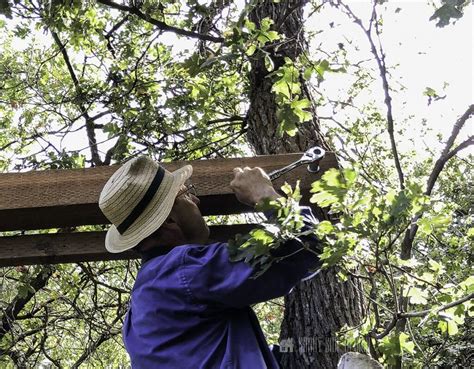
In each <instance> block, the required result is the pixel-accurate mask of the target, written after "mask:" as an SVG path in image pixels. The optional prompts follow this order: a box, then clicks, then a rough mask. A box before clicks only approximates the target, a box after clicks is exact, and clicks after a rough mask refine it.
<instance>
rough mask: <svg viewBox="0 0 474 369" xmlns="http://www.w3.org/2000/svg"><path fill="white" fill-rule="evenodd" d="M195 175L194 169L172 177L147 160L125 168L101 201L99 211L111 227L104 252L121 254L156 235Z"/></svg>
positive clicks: (106, 188)
mask: <svg viewBox="0 0 474 369" xmlns="http://www.w3.org/2000/svg"><path fill="white" fill-rule="evenodd" d="M192 173H193V167H192V166H191V165H185V166H184V167H182V168H180V169H178V170H176V171H174V172H172V173H171V172H169V171H167V170H166V169H164V168H163V167H162V166H161V165H160V164H158V163H157V162H155V161H153V160H152V159H150V158H148V157H146V156H140V157H137V158H134V159H132V160H130V161H128V162H126V163H125V164H124V165H122V166H121V167H120V168H119V169H118V170H117V171H116V172H115V173H114V174H113V175H112V177H110V179H109V180H108V181H107V183H106V184H105V186H104V188H103V189H102V192H101V194H100V198H99V207H100V209H101V210H102V212H103V213H104V215H105V216H106V217H107V219H108V220H110V222H111V223H112V226H111V227H110V229H109V231H108V232H107V236H106V237H105V248H106V249H107V250H108V251H109V252H113V253H117V252H122V251H125V250H128V249H131V248H133V247H135V246H136V245H138V243H139V242H140V241H141V240H143V239H145V238H146V237H148V236H149V235H151V234H152V233H153V232H155V231H156V230H157V229H158V228H159V227H160V226H161V225H162V224H163V222H164V221H165V220H166V218H167V217H168V215H169V213H170V211H171V208H172V207H173V203H174V200H175V198H176V195H177V194H178V191H179V189H180V187H181V186H182V185H183V184H184V183H185V181H186V180H187V179H188V178H189V177H190V176H191V174H192Z"/></svg>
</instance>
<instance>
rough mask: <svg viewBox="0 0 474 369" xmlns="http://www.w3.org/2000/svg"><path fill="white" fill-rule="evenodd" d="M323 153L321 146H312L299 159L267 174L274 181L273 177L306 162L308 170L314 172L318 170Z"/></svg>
mask: <svg viewBox="0 0 474 369" xmlns="http://www.w3.org/2000/svg"><path fill="white" fill-rule="evenodd" d="M325 153H326V151H324V149H322V148H321V147H319V146H314V147H312V148H310V149H308V150H306V152H305V153H304V154H303V156H302V157H301V158H300V159H299V160H297V161H295V162H293V163H291V164H289V165H287V166H286V167H283V168H280V169H277V170H274V171H273V172H270V173H269V174H268V176H269V177H270V180H271V181H274V180H275V179H277V178H279V177H281V176H282V175H283V174H285V173H287V172H289V171H290V170H293V169H295V168H296V167H299V166H300V165H303V164H308V172H310V173H316V172H317V171H319V161H320V160H321V159H322V158H323V157H324V154H325Z"/></svg>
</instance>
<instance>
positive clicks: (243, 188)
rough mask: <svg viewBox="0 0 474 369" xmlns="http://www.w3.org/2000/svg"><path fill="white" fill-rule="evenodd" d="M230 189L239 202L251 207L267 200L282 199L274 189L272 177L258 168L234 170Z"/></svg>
mask: <svg viewBox="0 0 474 369" xmlns="http://www.w3.org/2000/svg"><path fill="white" fill-rule="evenodd" d="M230 188H232V190H233V191H234V193H235V196H236V197H237V200H239V201H240V202H241V203H243V204H246V205H250V206H255V205H256V204H258V203H259V202H260V201H262V200H263V199H265V198H270V199H277V198H279V197H281V196H280V195H278V193H277V192H276V191H275V189H274V188H273V184H272V182H271V181H270V177H268V175H267V174H266V173H265V172H264V171H263V169H262V168H258V167H256V168H252V169H250V168H249V167H245V168H244V169H242V168H234V179H233V180H232V182H230Z"/></svg>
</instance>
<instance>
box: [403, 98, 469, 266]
mask: <svg viewBox="0 0 474 369" xmlns="http://www.w3.org/2000/svg"><path fill="white" fill-rule="evenodd" d="M473 114H474V105H471V106H469V108H468V109H467V110H466V111H465V112H464V114H463V115H462V116H461V117H460V118H459V119H458V120H457V121H456V123H455V124H454V127H453V130H452V132H451V135H450V137H449V139H448V141H447V142H446V146H445V147H444V149H443V152H442V153H441V155H440V157H439V158H438V160H436V163H435V165H434V167H433V170H432V172H431V174H430V177H429V178H428V182H427V185H426V191H425V195H427V196H430V195H431V192H432V191H433V188H434V185H435V183H436V181H437V179H438V177H439V175H440V173H441V171H442V170H443V169H444V166H445V165H446V163H447V162H448V160H449V159H451V158H452V157H453V156H454V155H456V154H457V153H458V152H459V151H461V150H462V149H464V148H466V147H468V146H470V145H472V144H474V137H473V136H470V137H469V138H468V139H467V140H465V141H464V142H462V143H461V144H459V145H458V146H457V147H456V148H454V149H453V150H451V148H452V146H453V144H454V141H455V140H456V138H457V136H458V135H459V132H460V131H461V129H462V127H463V126H464V124H465V123H466V121H467V120H468V119H469V118H470V117H471V115H473ZM450 150H451V151H450ZM422 216H423V213H419V214H417V215H416V216H414V217H413V218H412V220H411V227H410V228H409V229H408V230H407V231H406V232H405V237H404V238H403V243H402V250H401V254H400V257H401V258H402V259H405V260H406V259H409V258H410V256H411V249H412V244H413V240H414V239H415V236H416V232H417V231H418V224H417V221H418V220H419V219H420V218H421V217H422Z"/></svg>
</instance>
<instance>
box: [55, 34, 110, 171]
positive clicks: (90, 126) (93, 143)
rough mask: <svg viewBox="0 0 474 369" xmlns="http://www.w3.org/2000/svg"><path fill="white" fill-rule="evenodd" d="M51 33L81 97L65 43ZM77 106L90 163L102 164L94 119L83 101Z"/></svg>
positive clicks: (81, 93) (80, 90) (79, 87)
mask: <svg viewBox="0 0 474 369" xmlns="http://www.w3.org/2000/svg"><path fill="white" fill-rule="evenodd" d="M51 34H52V36H53V39H54V42H55V43H56V45H57V46H58V47H59V49H60V50H61V54H62V56H63V59H64V62H65V63H66V66H67V69H68V71H69V75H70V76H71V79H72V82H73V84H74V87H75V88H76V92H77V94H78V98H79V99H80V98H82V96H83V91H82V89H81V86H80V84H79V80H78V79H77V77H76V73H75V72H74V68H73V67H72V64H71V61H70V59H69V56H68V54H67V51H66V47H65V45H64V44H63V43H62V42H61V40H60V39H59V36H58V34H57V33H56V32H54V31H51ZM77 105H78V106H79V110H80V111H81V115H82V116H83V117H84V119H85V121H86V131H87V138H88V140H89V147H90V150H91V156H92V163H93V164H94V165H96V166H99V165H103V163H102V160H101V159H100V156H99V150H98V148H97V140H96V137H95V130H94V119H91V117H90V115H89V113H88V111H87V108H86V107H85V105H84V104H83V103H81V102H80V101H79V102H78V103H77Z"/></svg>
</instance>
